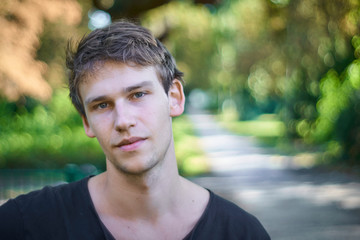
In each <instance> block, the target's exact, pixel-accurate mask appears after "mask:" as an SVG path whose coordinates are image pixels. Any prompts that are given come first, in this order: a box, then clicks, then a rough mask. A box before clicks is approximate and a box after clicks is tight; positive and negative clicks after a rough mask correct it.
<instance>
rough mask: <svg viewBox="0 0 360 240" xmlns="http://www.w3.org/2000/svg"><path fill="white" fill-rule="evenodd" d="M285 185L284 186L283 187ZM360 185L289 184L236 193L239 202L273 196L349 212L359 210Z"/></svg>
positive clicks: (354, 183) (260, 199)
mask: <svg viewBox="0 0 360 240" xmlns="http://www.w3.org/2000/svg"><path fill="white" fill-rule="evenodd" d="M283 185H286V186H283ZM359 189H360V183H359V182H349V183H343V184H342V183H329V184H319V185H317V184H314V183H310V182H303V183H301V182H289V183H287V184H279V186H269V189H268V190H256V189H254V190H251V189H248V190H241V191H240V192H238V193H237V194H238V198H239V199H240V201H245V202H249V203H251V202H254V201H257V202H259V201H263V200H264V199H268V200H269V201H271V199H270V198H269V197H268V195H274V196H276V198H277V199H281V200H292V199H300V200H304V201H308V202H310V203H311V204H314V205H316V206H327V205H331V206H336V207H338V208H342V209H346V210H351V209H360V191H359Z"/></svg>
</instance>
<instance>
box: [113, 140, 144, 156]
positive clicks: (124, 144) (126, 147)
mask: <svg viewBox="0 0 360 240" xmlns="http://www.w3.org/2000/svg"><path fill="white" fill-rule="evenodd" d="M145 140H146V138H143V137H131V138H127V139H123V140H122V141H121V142H120V143H119V144H117V145H116V147H118V148H120V149H121V150H122V151H125V152H128V151H134V150H136V149H137V148H138V147H140V145H141V144H142V143H143V142H144V141H145Z"/></svg>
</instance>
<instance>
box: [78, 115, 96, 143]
mask: <svg viewBox="0 0 360 240" xmlns="http://www.w3.org/2000/svg"><path fill="white" fill-rule="evenodd" d="M81 119H82V122H83V126H84V129H85V133H86V135H87V136H88V137H90V138H94V137H95V134H94V133H93V131H92V129H91V127H90V125H89V122H88V120H87V118H86V116H84V115H81Z"/></svg>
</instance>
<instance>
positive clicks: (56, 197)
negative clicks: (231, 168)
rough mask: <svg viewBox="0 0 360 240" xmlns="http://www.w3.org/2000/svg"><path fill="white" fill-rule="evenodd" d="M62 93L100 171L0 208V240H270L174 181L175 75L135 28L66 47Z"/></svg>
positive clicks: (180, 99) (178, 87)
mask: <svg viewBox="0 0 360 240" xmlns="http://www.w3.org/2000/svg"><path fill="white" fill-rule="evenodd" d="M67 66H68V68H69V69H70V79H69V88H70V97H71V100H72V102H73V104H74V105H75V107H76V109H77V110H78V111H79V113H80V114H81V116H82V120H83V125H84V128H85V133H86V135H87V136H89V137H96V138H97V140H98V141H99V143H100V146H101V148H102V149H103V151H104V153H105V156H106V171H105V172H104V173H102V174H100V175H97V176H93V177H89V178H85V179H83V180H80V181H78V182H74V183H70V184H65V185H61V186H57V187H46V188H44V189H42V190H40V191H36V192H32V193H29V194H26V195H23V196H19V197H17V198H16V199H12V200H9V201H8V202H7V203H5V204H4V205H3V206H2V207H1V208H0V236H2V238H3V237H5V238H4V239H24V238H26V239H27V238H29V239H157V240H158V239H270V238H269V236H268V234H267V233H266V231H265V230H264V228H263V227H262V225H261V224H260V223H259V221H258V220H257V219H256V218H255V217H253V216H252V215H250V214H248V213H246V212H245V211H244V210H242V209H240V208H239V207H237V206H236V205H235V204H233V203H230V202H228V201H226V200H224V199H222V198H220V197H219V196H217V195H215V194H214V193H212V192H211V191H209V190H206V189H204V188H202V187H200V186H198V185H195V184H194V183H192V182H190V181H188V180H186V179H185V178H183V177H181V176H179V174H178V169H177V165H176V158H175V151H174V140H173V135H172V117H175V116H178V115H180V114H182V113H183V111H184V102H185V98H184V92H183V86H182V75H183V74H182V73H181V72H180V71H179V70H178V69H177V68H176V65H175V61H174V59H173V57H172V56H171V55H170V53H169V52H168V51H167V50H166V48H165V47H164V46H163V45H162V44H161V43H160V42H159V41H158V40H157V39H155V38H154V37H153V36H152V35H151V33H150V32H149V31H148V30H147V29H145V28H143V27H141V26H138V25H136V24H132V23H129V22H126V21H121V22H115V23H113V24H111V25H110V26H108V27H106V28H103V29H98V30H95V31H93V32H92V33H90V34H89V35H88V36H86V37H84V38H83V39H82V40H81V41H80V43H79V44H78V45H77V47H75V48H73V47H71V46H70V47H69V51H68V56H67Z"/></svg>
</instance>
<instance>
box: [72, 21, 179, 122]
mask: <svg viewBox="0 0 360 240" xmlns="http://www.w3.org/2000/svg"><path fill="white" fill-rule="evenodd" d="M106 61H116V62H121V63H125V64H131V65H133V64H134V65H136V66H144V67H146V66H154V67H155V69H156V71H157V74H158V75H159V78H160V80H161V82H162V85H163V87H164V90H165V92H166V93H168V91H169V88H170V86H171V85H172V82H173V80H174V79H178V80H180V81H183V79H182V77H183V73H182V72H181V71H179V70H178V69H177V67H176V63H175V60H174V58H173V57H172V55H171V54H170V53H169V51H168V50H167V49H166V47H165V46H164V45H163V44H162V43H161V42H160V41H159V40H158V39H156V38H155V37H154V36H153V35H152V34H151V32H150V31H149V30H148V29H146V28H144V27H142V26H140V25H137V24H134V23H131V22H129V21H126V20H121V21H116V22H114V23H112V24H110V25H109V26H107V27H104V28H100V29H96V30H94V31H93V32H91V33H90V34H89V35H87V36H84V37H83V38H82V39H81V40H80V41H79V42H78V43H77V44H76V46H74V44H73V42H72V41H69V42H68V47H67V51H66V66H67V68H68V69H69V90H70V98H71V101H72V103H73V104H74V106H75V108H76V109H77V111H78V112H79V113H80V114H81V115H84V116H85V110H84V106H83V103H82V100H81V96H80V94H79V85H80V82H81V81H82V80H83V79H84V78H86V77H87V76H89V74H91V73H94V72H95V71H96V66H98V64H102V63H105V62H106Z"/></svg>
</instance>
